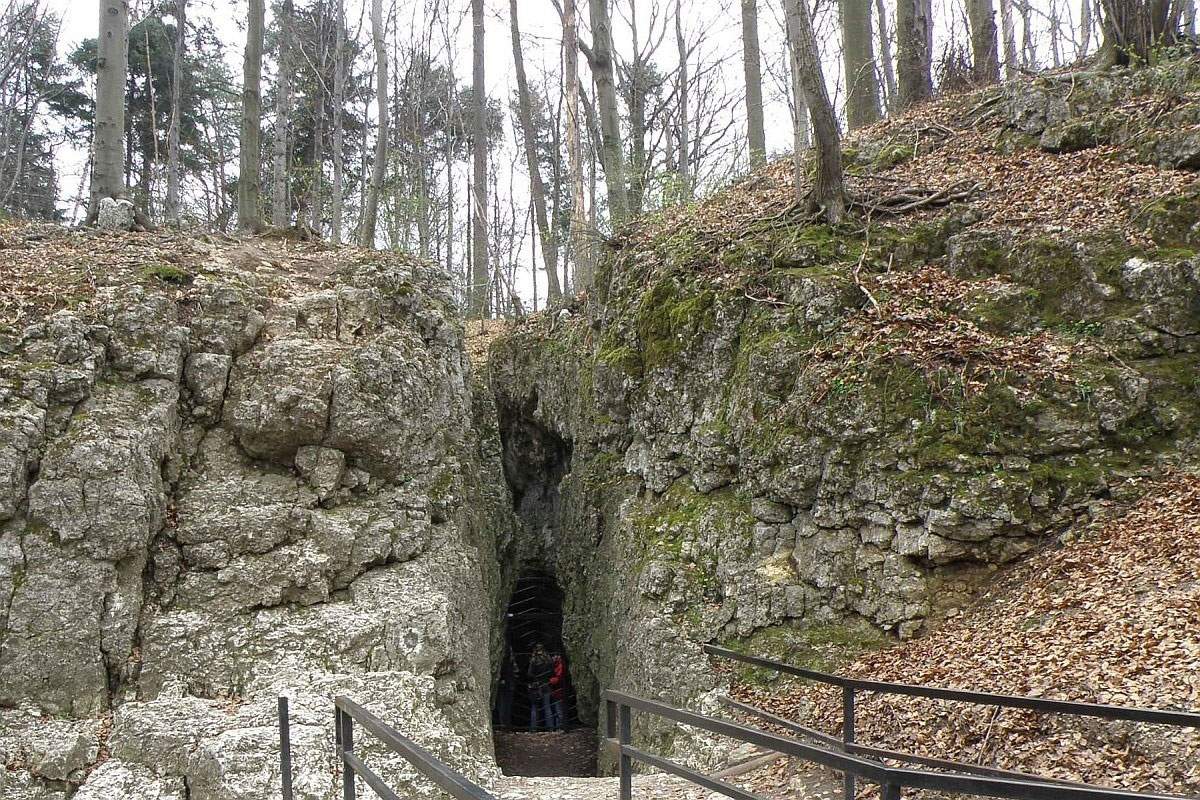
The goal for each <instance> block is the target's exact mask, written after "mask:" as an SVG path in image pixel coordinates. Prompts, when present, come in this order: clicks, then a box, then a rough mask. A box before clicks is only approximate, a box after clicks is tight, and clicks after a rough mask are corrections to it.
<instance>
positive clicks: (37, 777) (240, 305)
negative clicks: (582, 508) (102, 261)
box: [0, 254, 509, 800]
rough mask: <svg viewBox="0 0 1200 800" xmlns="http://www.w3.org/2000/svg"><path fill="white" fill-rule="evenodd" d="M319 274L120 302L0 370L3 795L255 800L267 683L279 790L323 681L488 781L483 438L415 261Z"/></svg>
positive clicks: (395, 767)
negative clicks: (283, 287) (305, 280)
mask: <svg viewBox="0 0 1200 800" xmlns="http://www.w3.org/2000/svg"><path fill="white" fill-rule="evenodd" d="M342 260H343V261H344V262H346V263H343V264H342V266H341V267H339V269H338V270H337V271H336V272H335V273H334V274H332V275H331V276H330V277H329V278H326V279H323V280H320V281H319V282H313V283H315V285H313V284H312V283H310V284H308V285H302V286H301V287H300V288H299V289H296V290H294V291H291V292H288V293H287V294H285V295H282V296H281V295H280V294H279V293H278V292H276V291H274V290H272V289H271V288H270V287H269V286H268V285H267V282H265V281H263V280H261V279H260V277H259V276H258V275H256V274H255V272H256V271H255V270H251V271H237V270H234V271H233V272H232V273H231V272H230V271H229V270H226V271H224V272H222V273H220V274H213V275H211V276H206V275H205V274H204V271H203V270H201V271H200V272H201V275H200V277H198V278H197V280H196V281H195V282H194V283H193V284H192V285H190V286H188V287H187V289H186V290H185V291H181V292H179V293H178V294H176V293H174V292H168V291H164V290H160V289H157V288H155V287H154V286H153V285H152V284H151V285H149V286H133V287H129V289H128V290H127V291H126V292H124V293H123V296H121V297H120V298H119V299H114V301H112V302H110V303H107V304H101V305H100V306H99V307H98V310H97V311H96V312H94V313H92V314H90V315H88V316H86V317H85V316H84V315H82V314H77V313H70V312H60V313H58V314H55V315H53V316H50V317H49V318H47V319H45V320H44V321H43V322H41V323H38V324H36V325H34V326H33V327H30V328H29V329H27V330H26V331H25V332H24V334H23V335H22V336H21V337H20V339H19V341H18V342H17V343H16V345H15V346H14V347H13V348H12V352H10V353H8V354H7V355H5V356H4V357H3V359H2V360H0V762H3V763H4V764H5V765H6V766H7V767H8V769H7V771H4V770H0V774H3V781H4V784H3V793H4V796H5V797H6V798H7V797H12V798H30V800H33V798H38V799H39V800H41V799H42V798H54V797H65V796H67V795H69V794H71V795H72V796H76V797H80V798H88V797H94V798H115V797H134V796H139V797H159V798H164V799H165V798H190V800H200V799H201V798H211V799H212V800H216V799H218V798H220V799H221V800H230V799H232V798H261V797H265V796H271V795H272V794H274V793H277V792H278V787H279V780H280V776H279V766H278V760H277V759H278V757H277V749H278V731H277V726H276V718H275V713H276V710H275V703H276V700H275V698H276V696H277V695H287V696H289V697H290V698H291V705H292V714H293V719H292V722H293V733H292V738H293V745H294V751H295V759H296V772H295V775H296V789H297V795H298V796H299V797H307V798H323V797H330V796H332V795H333V794H334V792H335V790H336V787H335V785H334V779H333V772H332V767H333V764H332V761H331V758H330V753H331V741H330V737H331V732H332V726H331V718H332V704H331V699H332V697H333V696H334V695H337V694H343V693H344V694H347V695H350V696H352V697H354V698H356V699H358V700H359V701H360V702H362V703H363V704H364V705H367V706H368V707H371V708H373V709H374V710H375V711H376V712H377V713H379V714H380V715H381V716H382V717H384V718H385V719H389V720H391V721H393V722H395V723H396V724H398V725H400V726H402V727H403V728H404V729H406V730H407V731H408V732H410V733H412V734H413V735H415V736H417V737H418V738H419V739H420V740H421V741H422V743H423V744H425V745H426V746H428V747H430V748H431V749H433V750H434V751H435V752H439V753H440V754H441V755H443V756H445V757H447V758H448V759H450V760H451V761H452V762H453V763H455V764H456V765H458V766H459V767H461V768H463V769H465V770H467V771H468V772H470V773H473V774H475V775H478V776H483V777H487V776H490V775H492V774H494V766H492V761H491V742H490V739H489V737H488V735H487V726H486V723H485V721H486V720H487V718H488V708H489V700H490V684H491V673H490V645H491V639H492V637H493V629H494V628H495V627H496V626H495V624H494V623H495V617H496V615H497V614H498V613H499V609H500V605H499V604H500V601H501V592H502V587H501V585H500V576H499V567H498V563H499V559H498V558H497V554H496V548H497V546H498V543H497V537H498V536H504V535H505V526H506V524H507V523H506V520H507V519H509V516H508V514H509V511H508V501H507V497H506V495H505V493H504V491H503V482H502V480H501V478H500V473H499V469H500V467H499V460H498V457H497V456H498V443H496V444H488V443H487V442H485V441H483V440H482V439H481V438H480V434H479V433H477V426H476V424H475V421H474V418H473V416H474V414H475V413H476V408H475V407H476V405H477V403H476V402H475V400H474V399H473V392H472V390H471V387H470V374H469V366H468V364H467V361H466V356H465V353H464V349H463V346H462V332H461V329H460V325H459V323H458V322H457V320H456V319H455V317H454V315H453V313H452V312H451V311H450V308H451V307H452V301H451V300H450V298H449V296H448V294H447V287H446V286H445V285H444V284H443V283H441V281H442V278H441V277H440V276H439V275H438V273H436V272H435V271H432V270H427V269H425V268H423V267H421V266H420V265H418V264H414V263H412V262H409V261H407V260H405V259H403V258H399V257H389V258H385V257H379V256H373V255H367V254H362V255H361V256H360V257H358V258H350V259H345V258H343V259H342ZM262 263H263V262H262V261H259V262H258V263H257V264H256V266H257V267H258V269H257V272H261V271H262V268H261V264H262ZM492 435H493V436H494V433H493V434H492ZM364 746H365V754H366V756H367V757H368V758H372V759H374V762H375V763H376V764H378V765H379V766H380V768H381V770H382V771H383V772H384V773H385V774H387V775H388V776H389V778H390V779H392V780H393V781H394V783H395V784H396V785H397V786H398V787H399V788H401V789H403V788H404V787H405V786H409V785H412V784H411V782H412V780H413V775H412V773H411V770H409V769H408V768H406V767H404V766H403V765H401V764H400V763H398V762H397V759H395V758H394V757H388V756H385V755H383V754H382V753H380V752H378V751H377V749H376V748H372V747H371V746H370V744H369V742H364ZM413 791H424V790H417V789H414V790H413Z"/></svg>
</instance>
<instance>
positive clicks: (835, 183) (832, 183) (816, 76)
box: [786, 0, 846, 224]
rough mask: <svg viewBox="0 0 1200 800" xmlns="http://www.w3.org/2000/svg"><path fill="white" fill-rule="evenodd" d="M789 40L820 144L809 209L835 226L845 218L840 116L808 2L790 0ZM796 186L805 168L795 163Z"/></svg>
mask: <svg viewBox="0 0 1200 800" xmlns="http://www.w3.org/2000/svg"><path fill="white" fill-rule="evenodd" d="M786 9H787V22H788V37H789V38H790V39H791V40H792V71H793V73H794V74H795V75H797V76H799V81H798V82H799V84H800V88H801V91H802V92H803V93H804V96H805V98H806V100H807V105H808V108H809V113H810V114H811V115H812V124H813V136H814V138H815V139H816V143H817V148H816V149H817V175H816V179H815V180H814V182H813V188H812V193H811V194H810V195H809V197H808V204H809V207H810V208H811V209H812V210H814V211H819V212H820V213H821V216H822V217H823V218H824V219H825V221H826V222H828V223H830V224H835V223H837V222H840V221H841V219H842V217H844V216H845V215H846V189H845V183H844V179H843V176H842V144H841V137H840V135H839V134H838V126H837V117H836V116H835V114H834V111H833V103H831V102H830V101H829V91H828V90H827V89H826V88H825V76H824V75H822V73H821V54H820V52H819V51H818V50H817V37H816V35H815V34H814V33H813V27H812V17H811V16H809V11H808V0H787V5H786ZM796 170H797V173H798V174H797V176H796V181H797V186H800V185H801V181H802V173H803V169H802V165H801V162H800V160H799V159H797V161H796ZM799 199H803V198H799Z"/></svg>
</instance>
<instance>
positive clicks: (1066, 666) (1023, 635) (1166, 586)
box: [734, 472, 1200, 794]
mask: <svg viewBox="0 0 1200 800" xmlns="http://www.w3.org/2000/svg"><path fill="white" fill-rule="evenodd" d="M1141 489H1142V490H1143V494H1142V497H1141V499H1140V500H1138V501H1137V502H1136V503H1134V504H1133V505H1132V507H1127V508H1119V507H1113V508H1110V509H1109V512H1108V514H1107V515H1106V516H1105V518H1103V519H1100V520H1098V521H1096V522H1094V523H1092V524H1091V525H1090V526H1088V527H1087V528H1085V529H1083V530H1077V531H1074V532H1072V535H1071V537H1070V538H1071V539H1072V540H1073V541H1070V543H1069V544H1067V545H1066V546H1064V547H1062V548H1061V549H1055V550H1050V551H1046V552H1043V553H1041V554H1038V555H1036V556H1034V557H1032V558H1031V559H1029V560H1027V561H1024V562H1022V563H1020V564H1018V565H1016V566H1014V567H1012V568H1010V569H1009V570H1008V571H1007V573H1006V574H1004V575H1003V576H1002V577H1000V578H999V579H998V580H997V581H996V583H995V584H994V585H993V586H992V587H991V588H990V589H989V590H988V591H987V592H986V594H984V595H983V596H981V597H980V598H979V599H978V600H977V601H976V602H975V604H974V605H972V606H970V607H968V608H967V609H965V610H964V611H963V612H962V613H961V614H960V615H959V616H957V617H955V618H953V619H951V620H949V621H948V622H946V623H945V624H944V625H943V627H941V628H940V629H939V630H937V631H935V632H933V633H932V634H930V635H928V636H925V637H923V638H920V639H915V640H912V641H909V642H905V643H902V644H899V645H897V646H895V647H892V648H889V649H886V650H881V651H875V652H871V653H868V654H865V655H863V656H861V657H859V658H858V659H856V660H854V661H852V662H851V663H849V664H848V665H847V666H846V667H845V668H844V669H843V670H840V672H842V673H843V674H848V675H852V676H855V677H861V678H867V679H874V680H883V681H891V682H898V683H912V684H928V685H934V686H947V687H954V688H962V689H974V690H984V691H990V692H999V693H1007V694H1021V695H1032V696H1035V697H1046V698H1054V699H1062V700H1076V701H1082V702H1094V703H1107V704H1116V705H1124V706H1141V707H1151V708H1165V709H1175V710H1191V711H1196V710H1200V476H1197V475H1195V474H1190V473H1184V472H1178V473H1175V474H1172V475H1168V476H1167V477H1165V478H1163V479H1161V480H1157V481H1143V482H1142V486H1141ZM741 674H743V675H744V674H745V673H741ZM734 696H735V697H736V698H737V699H739V700H742V701H743V702H746V703H750V704H752V705H755V706H758V707H761V708H767V709H770V710H771V711H773V712H774V713H776V714H778V715H781V716H784V717H787V718H789V719H795V720H799V721H801V722H803V723H805V724H810V725H814V726H816V727H818V728H820V729H823V730H825V732H827V733H833V734H837V733H839V732H840V731H839V729H840V720H841V716H840V714H841V694H840V691H839V690H837V689H836V687H829V686H820V685H815V684H808V683H802V682H778V683H774V684H769V685H765V686H764V685H762V684H761V683H757V682H755V681H753V680H750V681H744V680H743V681H742V682H740V684H739V685H737V686H736V689H735V691H734ZM1153 728H1155V726H1148V725H1147V726H1141V727H1138V726H1135V725H1131V724H1129V723H1104V722H1098V721H1089V722H1079V721H1075V722H1071V721H1069V720H1066V719H1061V718H1051V717H1048V716H1046V715H1038V714H1036V713H1034V712H1030V711H1023V710H1003V711H1000V710H998V709H993V708H984V707H979V706H964V705H962V704H953V703H948V702H942V701H928V700H921V699H917V698H896V697H890V696H889V697H879V696H876V695H869V694H868V695H865V696H864V697H863V698H862V699H861V702H860V705H859V711H858V725H857V733H858V739H859V741H860V742H862V743H865V744H872V745H876V746H879V747H884V748H888V749H893V750H900V751H905V752H910V753H920V754H924V755H930V756H935V757H940V758H948V759H952V760H957V761H966V762H968V763H975V764H981V765H984V766H993V767H1001V768H1005V769H1013V770H1021V771H1026V772H1032V773H1035V774H1039V775H1045V776H1050V777H1057V778H1064V779H1072V780H1083V781H1087V782H1090V783H1095V784H1099V785H1110V786H1116V787H1121V788H1128V789H1136V790H1142V791H1146V790H1157V791H1165V792H1189V793H1193V794H1194V793H1196V792H1197V791H1200V731H1195V730H1192V731H1187V729H1175V730H1169V729H1168V730H1159V731H1153V730H1151V729H1153ZM1141 736H1154V737H1157V738H1158V741H1157V743H1156V749H1157V750H1158V751H1159V752H1166V753H1171V754H1173V756H1174V759H1172V762H1167V761H1165V760H1155V761H1151V760H1148V759H1146V758H1144V757H1143V756H1142V755H1141V753H1142V751H1141V748H1140V747H1138V746H1137V745H1138V741H1137V738H1138V737H1141ZM1175 759H1177V760H1175ZM768 772H770V771H768ZM774 772H775V774H774V775H773V776H772V775H770V774H763V775H761V776H760V778H759V779H760V780H761V781H762V783H763V785H765V786H770V785H778V784H779V783H780V782H781V781H783V780H784V779H785V776H784V774H783V767H782V766H780V767H776V768H775V770H774Z"/></svg>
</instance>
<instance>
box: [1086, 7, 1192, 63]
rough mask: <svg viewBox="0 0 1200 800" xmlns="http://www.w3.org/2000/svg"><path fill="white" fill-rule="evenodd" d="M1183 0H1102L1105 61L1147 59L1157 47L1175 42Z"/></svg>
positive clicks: (1144, 60)
mask: <svg viewBox="0 0 1200 800" xmlns="http://www.w3.org/2000/svg"><path fill="white" fill-rule="evenodd" d="M1184 5H1185V4H1184V2H1183V0H1100V6H1101V8H1103V10H1104V25H1103V29H1104V51H1103V52H1104V61H1105V63H1106V64H1109V65H1117V64H1128V63H1130V62H1131V61H1140V62H1142V63H1147V62H1149V61H1150V59H1151V55H1152V52H1153V50H1154V48H1155V47H1160V46H1163V45H1171V44H1174V43H1175V42H1176V41H1177V39H1178V37H1179V29H1180V26H1181V24H1182V23H1181V21H1182V18H1183V12H1184Z"/></svg>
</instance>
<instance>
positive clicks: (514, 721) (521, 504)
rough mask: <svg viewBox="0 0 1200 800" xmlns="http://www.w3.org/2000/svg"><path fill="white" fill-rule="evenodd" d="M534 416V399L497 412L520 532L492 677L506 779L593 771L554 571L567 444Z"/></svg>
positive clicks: (590, 733)
mask: <svg viewBox="0 0 1200 800" xmlns="http://www.w3.org/2000/svg"><path fill="white" fill-rule="evenodd" d="M536 409H537V396H536V395H531V396H530V397H528V398H526V400H525V401H524V402H523V403H520V404H516V405H510V404H503V403H502V404H500V407H499V409H498V413H499V422H500V440H501V444H502V445H503V467H504V478H505V481H506V482H507V483H508V486H509V490H510V491H511V493H512V502H513V510H514V511H515V512H516V514H517V517H518V518H519V520H520V522H521V534H520V536H519V539H518V541H517V542H515V547H514V549H513V551H512V552H511V553H509V554H508V557H507V559H508V560H507V563H508V564H509V565H510V566H509V569H510V570H512V572H510V573H509V574H510V576H514V578H515V579H514V580H513V582H512V587H513V588H512V594H511V595H510V597H509V602H508V606H507V608H506V611H505V614H504V617H503V625H504V632H503V651H502V652H501V653H499V654H498V657H499V659H500V662H499V664H496V665H495V674H494V678H495V687H496V689H495V692H494V694H493V696H492V725H493V731H494V737H495V745H496V761H497V763H498V764H499V766H500V768H501V770H503V771H504V773H505V774H507V775H522V776H578V777H588V776H593V775H595V774H596V732H595V730H594V729H593V728H591V727H590V726H589V724H588V723H587V722H585V720H588V721H590V720H593V719H594V718H595V715H594V714H588V713H586V712H587V709H584V710H583V712H584V713H581V710H580V708H579V706H578V702H577V695H576V692H575V685H574V682H573V680H572V672H573V670H572V664H571V656H570V654H569V653H568V648H567V643H566V642H565V641H564V638H563V611H564V608H563V607H564V599H565V598H564V591H563V587H562V586H561V585H560V584H559V577H560V576H559V575H558V574H557V572H556V566H557V559H556V543H557V541H558V534H559V527H560V525H561V521H562V510H561V507H560V497H559V484H560V483H561V481H562V479H563V476H565V475H566V474H567V473H569V472H570V471H571V451H572V445H571V441H570V440H569V439H565V438H563V437H562V436H560V435H558V434H557V433H555V432H554V431H552V430H550V429H549V428H548V427H547V426H546V425H545V424H543V423H541V422H540V421H539V420H538V419H537V416H536ZM514 573H515V575H514ZM576 672H577V671H576Z"/></svg>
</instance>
